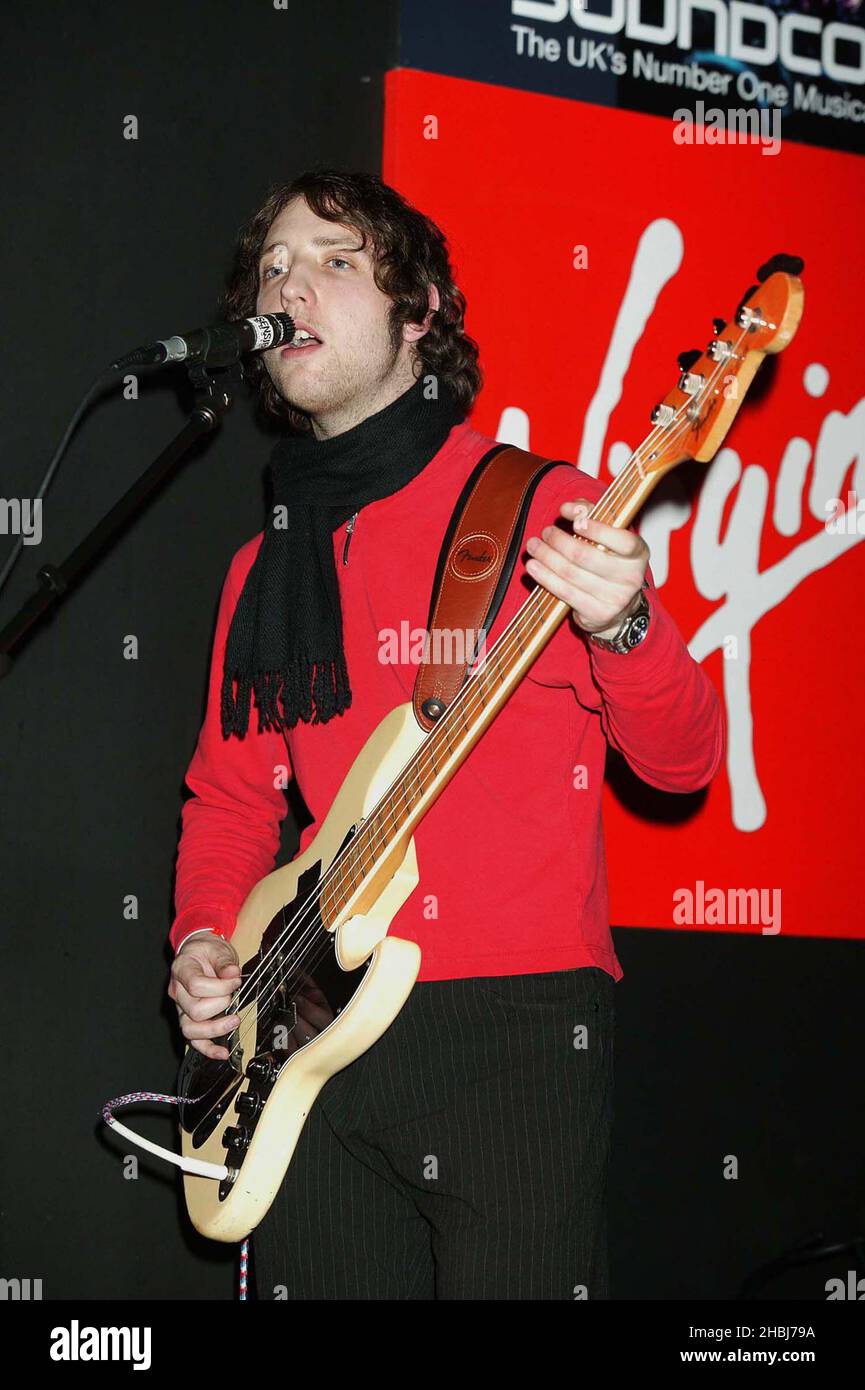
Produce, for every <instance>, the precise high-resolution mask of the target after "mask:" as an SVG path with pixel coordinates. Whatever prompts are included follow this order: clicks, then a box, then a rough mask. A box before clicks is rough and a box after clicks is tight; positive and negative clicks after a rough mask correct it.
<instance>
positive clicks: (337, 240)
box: [258, 236, 364, 262]
mask: <svg viewBox="0 0 865 1390" xmlns="http://www.w3.org/2000/svg"><path fill="white" fill-rule="evenodd" d="M284 245H285V242H284V241H272V242H271V243H270V245H269V246H265V248H264V250H263V251H262V253H261V255H260V256H259V258H258V259H259V262H261V261H263V260H264V258H265V256H266V255H267V253H268V251H273V250H274V249H275V248H276V247H277V246H284ZM310 245H312V246H338V247H339V249H340V251H363V249H364V248H363V247H362V246H347V245H346V241H345V237H341V236H315V237H313V238H312V241H311V243H310Z"/></svg>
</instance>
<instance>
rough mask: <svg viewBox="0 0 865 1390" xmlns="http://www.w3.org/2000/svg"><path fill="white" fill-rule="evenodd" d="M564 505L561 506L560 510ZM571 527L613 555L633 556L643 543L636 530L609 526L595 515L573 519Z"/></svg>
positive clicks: (637, 552) (638, 551) (562, 509)
mask: <svg viewBox="0 0 865 1390" xmlns="http://www.w3.org/2000/svg"><path fill="white" fill-rule="evenodd" d="M565 505H567V504H564V505H563V506H562V508H561V511H562V512H564V506H565ZM573 529H574V531H575V533H576V534H577V535H580V536H585V538H586V540H590V541H594V542H596V543H597V544H598V545H603V546H605V547H606V549H607V550H609V551H612V553H613V554H614V555H628V556H634V555H637V554H639V553H640V551H641V548H642V546H643V545H644V542H643V541H642V539H641V538H640V537H639V536H638V535H637V534H636V532H634V531H629V530H628V529H627V527H624V526H609V525H608V524H607V522H606V521H598V520H597V518H596V517H590V516H585V517H581V518H579V519H578V520H575V521H574V523H573Z"/></svg>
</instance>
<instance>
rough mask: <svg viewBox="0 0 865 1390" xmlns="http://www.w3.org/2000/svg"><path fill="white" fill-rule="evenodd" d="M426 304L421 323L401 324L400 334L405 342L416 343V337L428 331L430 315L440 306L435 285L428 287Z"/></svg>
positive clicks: (420, 336)
mask: <svg viewBox="0 0 865 1390" xmlns="http://www.w3.org/2000/svg"><path fill="white" fill-rule="evenodd" d="M428 304H429V308H428V310H427V313H426V317H425V318H424V321H423V323H406V324H404V325H403V330H402V335H403V338H404V340H405V341H406V342H407V343H416V342H417V340H418V338H422V337H423V336H424V334H425V333H427V332H428V331H429V326H430V324H431V322H432V316H433V314H435V313H436V312H437V311H438V309H439V308H440V307H441V299H440V297H439V292H438V289H437V287H436V286H435V285H430V287H429V299H428Z"/></svg>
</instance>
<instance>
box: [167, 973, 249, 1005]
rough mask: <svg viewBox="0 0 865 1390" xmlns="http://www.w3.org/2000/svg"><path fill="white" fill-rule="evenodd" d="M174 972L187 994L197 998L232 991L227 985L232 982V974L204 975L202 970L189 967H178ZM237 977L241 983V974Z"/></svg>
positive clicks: (178, 983)
mask: <svg viewBox="0 0 865 1390" xmlns="http://www.w3.org/2000/svg"><path fill="white" fill-rule="evenodd" d="M172 973H173V975H174V978H175V980H176V981H177V985H178V988H180V989H183V990H185V991H186V993H187V994H192V995H194V996H195V997H196V999H207V998H215V997H216V996H218V995H224V994H226V993H229V994H230V993H231V992H232V991H231V989H228V990H226V986H227V985H230V984H231V980H232V978H233V977H231V976H221V975H219V976H212V975H202V974H201V972H200V971H197V970H192V971H190V970H188V969H187V970H183V969H177V970H174V971H173V972H172ZM236 979H237V981H238V983H239V981H240V976H239V974H238V975H237V976H236Z"/></svg>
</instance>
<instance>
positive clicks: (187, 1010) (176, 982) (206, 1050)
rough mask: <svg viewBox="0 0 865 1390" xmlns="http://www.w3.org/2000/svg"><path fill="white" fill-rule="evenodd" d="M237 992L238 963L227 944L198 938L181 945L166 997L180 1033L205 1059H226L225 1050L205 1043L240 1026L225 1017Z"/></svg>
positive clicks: (231, 1016) (218, 939) (232, 1017)
mask: <svg viewBox="0 0 865 1390" xmlns="http://www.w3.org/2000/svg"><path fill="white" fill-rule="evenodd" d="M239 988H240V962H239V960H238V957H237V952H236V951H235V949H234V947H233V946H232V944H231V942H230V941H226V940H225V939H224V937H221V936H215V935H208V936H204V935H201V936H191V937H189V938H188V939H187V940H186V941H185V942H184V943H183V945H182V946H181V948H180V950H179V951H178V953H177V955H176V956H175V958H174V962H173V964H172V966H171V980H170V982H169V985H168V996H169V998H170V999H172V1000H173V1001H174V1003H175V1004H176V1006H177V1013H178V1017H179V1019H180V1031H181V1033H182V1034H183V1036H184V1037H185V1038H186V1040H187V1042H188V1043H189V1044H190V1045H191V1046H192V1047H194V1048H195V1049H196V1050H197V1051H198V1052H201V1053H203V1054H204V1056H205V1057H212V1058H216V1059H221V1060H223V1061H226V1060H227V1059H228V1056H229V1052H228V1048H227V1047H220V1046H219V1045H218V1044H217V1043H214V1042H210V1041H208V1040H209V1039H210V1038H218V1037H222V1036H223V1035H224V1034H225V1033H230V1032H232V1031H233V1029H235V1028H236V1027H237V1025H238V1023H239V1022H240V1018H239V1016H238V1015H237V1014H228V1015H226V1013H225V1011H226V1009H227V1008H228V1007H229V1006H230V1004H231V996H232V995H233V994H234V993H235V992H236V991H237V990H238V989H239Z"/></svg>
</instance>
